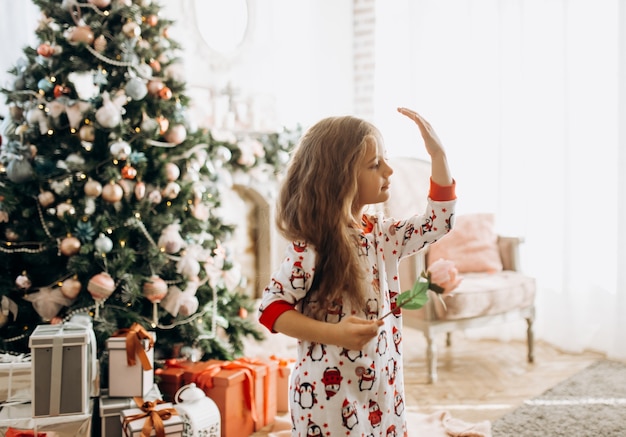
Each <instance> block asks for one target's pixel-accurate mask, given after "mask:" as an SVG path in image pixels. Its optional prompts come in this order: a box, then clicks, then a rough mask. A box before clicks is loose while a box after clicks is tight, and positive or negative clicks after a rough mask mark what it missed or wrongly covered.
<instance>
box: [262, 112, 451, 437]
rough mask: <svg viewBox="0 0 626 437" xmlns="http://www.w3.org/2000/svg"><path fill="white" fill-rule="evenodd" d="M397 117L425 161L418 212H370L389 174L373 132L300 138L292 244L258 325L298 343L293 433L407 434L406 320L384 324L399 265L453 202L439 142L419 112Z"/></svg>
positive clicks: (383, 194) (438, 229)
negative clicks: (409, 128)
mask: <svg viewBox="0 0 626 437" xmlns="http://www.w3.org/2000/svg"><path fill="white" fill-rule="evenodd" d="M398 112H400V113H401V114H403V115H405V116H406V117H408V118H410V119H411V120H413V121H414V122H415V123H416V124H417V126H418V127H419V130H420V133H421V135H422V138H423V139H424V143H425V146H426V150H427V152H428V154H429V155H430V157H431V162H432V169H431V186H430V193H429V199H428V206H427V208H426V211H424V213H423V215H415V216H413V217H409V218H402V219H396V218H387V217H384V216H383V215H382V213H378V214H375V215H374V214H366V213H365V207H366V206H367V205H370V204H376V203H381V202H385V201H386V200H387V199H388V198H389V189H390V177H391V175H392V173H393V170H392V168H391V167H390V166H389V164H388V163H387V161H386V151H385V146H384V143H383V139H382V136H381V134H380V132H379V131H378V130H377V129H376V128H375V127H374V126H373V125H371V124H370V123H368V122H366V121H364V120H361V119H358V118H355V117H350V116H344V117H330V118H326V119H323V120H321V121H319V122H318V123H317V124H315V125H314V126H312V127H311V128H310V129H309V130H308V131H307V132H306V133H305V134H304V136H303V137H302V139H301V141H300V144H299V145H298V147H297V149H296V150H295V152H294V155H293V158H292V160H291V163H290V165H289V168H288V171H287V175H286V179H285V180H284V182H283V185H282V187H281V191H280V195H279V199H278V203H277V218H276V222H277V226H278V229H279V231H280V232H281V233H282V235H284V236H285V238H286V239H287V241H291V242H292V243H291V244H290V245H288V247H287V250H286V256H285V259H284V261H283V263H282V264H281V266H280V267H279V269H278V271H276V272H275V273H274V274H273V275H272V278H271V281H270V284H269V285H268V286H267V287H266V289H265V290H264V293H263V298H262V302H261V306H260V309H259V321H260V322H261V323H262V324H263V325H264V326H266V327H267V328H268V329H269V330H270V331H271V332H280V333H283V334H285V335H288V336H291V337H295V338H297V339H298V340H299V341H298V358H297V362H296V364H295V366H294V370H293V373H292V377H291V384H290V412H291V420H292V424H293V427H292V436H294V437H312V436H332V437H334V436H359V437H364V436H368V437H369V436H384V437H389V436H406V435H407V429H406V421H405V411H404V407H405V405H404V385H403V384H404V383H403V373H402V344H401V342H402V333H401V331H402V317H401V314H400V311H396V312H394V314H393V315H394V316H393V317H391V316H390V317H386V318H384V319H380V317H381V316H382V315H384V314H385V313H387V312H388V311H390V310H393V309H394V308H395V304H396V302H395V301H396V297H397V296H398V294H399V293H400V292H401V290H400V289H399V283H398V263H399V261H400V259H402V258H404V257H406V256H409V255H412V254H415V253H416V252H418V251H419V250H421V249H423V248H424V247H426V246H427V245H429V244H431V243H433V242H434V241H436V240H437V239H438V238H441V237H442V236H443V235H445V234H446V233H447V232H448V231H449V230H450V229H451V227H452V221H453V214H454V205H455V199H456V195H455V182H454V181H453V179H452V176H451V175H450V171H449V169H448V163H447V160H446V154H445V151H444V149H443V147H442V145H441V142H440V140H439V138H438V137H437V134H436V133H435V132H434V130H433V129H432V128H431V126H430V125H429V123H428V122H427V121H426V120H424V119H423V118H422V117H421V116H420V115H419V114H417V113H416V112H415V111H412V110H409V109H406V108H398ZM396 189H399V190H401V189H402V187H396Z"/></svg>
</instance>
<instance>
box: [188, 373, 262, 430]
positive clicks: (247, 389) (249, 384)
mask: <svg viewBox="0 0 626 437" xmlns="http://www.w3.org/2000/svg"><path fill="white" fill-rule="evenodd" d="M222 369H225V370H242V371H243V373H244V376H245V378H244V398H245V401H246V405H247V406H248V408H250V413H251V415H252V420H253V421H254V422H258V420H259V418H258V415H257V413H256V399H255V397H254V378H255V376H256V371H255V373H254V374H253V373H252V370H250V366H249V365H244V364H243V363H237V362H234V361H216V362H215V363H212V364H209V365H208V366H207V367H206V368H205V369H203V370H202V371H201V372H199V373H198V374H197V375H195V377H194V382H195V383H196V385H197V386H198V387H200V388H202V389H204V388H205V387H206V388H212V387H213V377H215V376H216V375H217V374H218V373H220V371H221V370H222Z"/></svg>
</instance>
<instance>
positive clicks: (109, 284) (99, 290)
mask: <svg viewBox="0 0 626 437" xmlns="http://www.w3.org/2000/svg"><path fill="white" fill-rule="evenodd" d="M87 291H89V294H91V297H93V298H94V300H104V299H106V298H107V297H109V296H110V295H111V294H112V293H113V291H115V281H114V280H113V278H112V277H111V275H109V274H108V273H106V272H102V273H98V274H97V275H94V276H93V277H92V278H91V279H90V280H89V283H88V284H87Z"/></svg>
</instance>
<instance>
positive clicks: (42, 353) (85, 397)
mask: <svg viewBox="0 0 626 437" xmlns="http://www.w3.org/2000/svg"><path fill="white" fill-rule="evenodd" d="M29 345H30V349H31V356H32V378H33V379H32V393H33V394H32V407H33V417H48V416H59V415H70V414H86V413H87V412H88V411H89V405H90V396H91V395H92V392H93V387H94V385H95V381H96V380H97V375H98V371H97V368H98V366H97V361H96V359H95V355H96V353H95V348H96V345H95V335H94V333H93V329H91V326H89V325H85V324H80V323H72V322H66V323H63V324H58V325H38V326H37V327H36V328H35V330H34V331H33V333H32V334H31V336H30V338H29Z"/></svg>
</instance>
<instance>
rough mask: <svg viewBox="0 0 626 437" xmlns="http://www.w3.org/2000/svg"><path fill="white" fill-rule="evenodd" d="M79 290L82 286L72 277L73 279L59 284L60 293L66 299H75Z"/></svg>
mask: <svg viewBox="0 0 626 437" xmlns="http://www.w3.org/2000/svg"><path fill="white" fill-rule="evenodd" d="M81 288H83V284H81V283H80V281H79V280H78V279H77V277H76V276H74V277H73V278H67V279H66V280H65V281H63V283H62V284H61V293H62V294H63V296H65V297H67V298H68V299H75V298H76V296H78V293H80V289H81Z"/></svg>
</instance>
